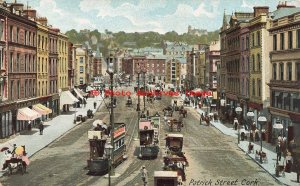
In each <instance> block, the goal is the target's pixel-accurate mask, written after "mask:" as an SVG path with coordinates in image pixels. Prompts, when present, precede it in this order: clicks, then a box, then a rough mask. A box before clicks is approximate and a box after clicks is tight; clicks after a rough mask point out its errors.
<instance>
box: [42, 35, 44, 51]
mask: <svg viewBox="0 0 300 186" xmlns="http://www.w3.org/2000/svg"><path fill="white" fill-rule="evenodd" d="M42 50H44V36H42Z"/></svg>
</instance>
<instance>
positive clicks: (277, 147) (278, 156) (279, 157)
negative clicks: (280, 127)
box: [276, 142, 281, 161]
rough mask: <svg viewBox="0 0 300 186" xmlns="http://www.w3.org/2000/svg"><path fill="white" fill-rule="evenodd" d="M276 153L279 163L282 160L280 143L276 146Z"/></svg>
mask: <svg viewBox="0 0 300 186" xmlns="http://www.w3.org/2000/svg"><path fill="white" fill-rule="evenodd" d="M276 153H277V161H280V160H281V147H280V142H278V144H277V145H276Z"/></svg>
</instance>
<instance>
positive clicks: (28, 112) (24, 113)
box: [17, 107, 41, 121]
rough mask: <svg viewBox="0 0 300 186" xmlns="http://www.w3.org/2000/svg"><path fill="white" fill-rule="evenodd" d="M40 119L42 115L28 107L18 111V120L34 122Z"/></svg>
mask: <svg viewBox="0 0 300 186" xmlns="http://www.w3.org/2000/svg"><path fill="white" fill-rule="evenodd" d="M39 117H41V114H40V113H38V112H36V111H34V110H32V109H30V108H28V107H25V108H21V109H18V114H17V120H21V121H32V120H35V119H36V118H39Z"/></svg>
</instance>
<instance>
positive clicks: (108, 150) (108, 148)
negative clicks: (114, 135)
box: [104, 143, 114, 186]
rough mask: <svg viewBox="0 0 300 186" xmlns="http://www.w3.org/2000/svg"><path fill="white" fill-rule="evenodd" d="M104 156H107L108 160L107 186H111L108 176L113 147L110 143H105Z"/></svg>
mask: <svg viewBox="0 0 300 186" xmlns="http://www.w3.org/2000/svg"><path fill="white" fill-rule="evenodd" d="M104 149H105V154H106V155H107V159H108V186H110V185H111V181H110V174H111V172H110V171H111V167H112V166H111V160H112V159H111V155H112V154H113V149H114V147H113V146H112V145H111V144H110V143H107V144H105V147H104Z"/></svg>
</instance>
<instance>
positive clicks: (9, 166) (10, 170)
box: [8, 164, 12, 175]
mask: <svg viewBox="0 0 300 186" xmlns="http://www.w3.org/2000/svg"><path fill="white" fill-rule="evenodd" d="M8 174H9V175H12V167H11V165H10V164H8Z"/></svg>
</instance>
